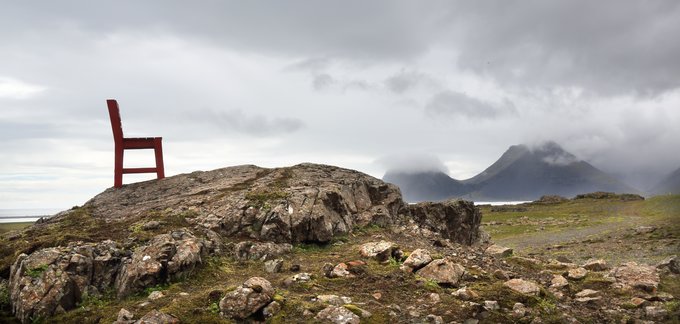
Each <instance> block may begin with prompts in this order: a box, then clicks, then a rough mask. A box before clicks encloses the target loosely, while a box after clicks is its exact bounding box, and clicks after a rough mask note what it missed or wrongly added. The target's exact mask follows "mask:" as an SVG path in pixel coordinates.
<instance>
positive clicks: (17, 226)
mask: <svg viewBox="0 0 680 324" xmlns="http://www.w3.org/2000/svg"><path fill="white" fill-rule="evenodd" d="M31 224H33V222H24V223H0V234H4V233H7V232H9V231H18V230H22V229H24V228H26V227H29V226H31Z"/></svg>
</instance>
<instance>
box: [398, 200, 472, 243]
mask: <svg viewBox="0 0 680 324" xmlns="http://www.w3.org/2000/svg"><path fill="white" fill-rule="evenodd" d="M407 210H408V212H407V214H408V216H409V218H410V219H412V220H413V221H414V222H415V223H416V224H417V225H418V226H419V227H420V228H423V229H427V230H430V231H432V232H435V233H437V234H439V235H441V236H442V237H443V238H447V239H450V240H452V241H455V242H458V243H460V244H466V245H470V244H473V243H475V242H477V241H478V240H479V239H480V237H481V233H480V231H479V224H480V223H481V221H482V215H481V213H480V212H479V209H477V207H475V204H474V203H473V202H471V201H464V200H449V201H445V202H424V203H418V204H414V205H408V207H407Z"/></svg>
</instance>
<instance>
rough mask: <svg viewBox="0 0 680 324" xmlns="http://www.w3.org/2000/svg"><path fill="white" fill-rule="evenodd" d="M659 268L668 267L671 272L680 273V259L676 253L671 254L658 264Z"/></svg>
mask: <svg viewBox="0 0 680 324" xmlns="http://www.w3.org/2000/svg"><path fill="white" fill-rule="evenodd" d="M656 267H657V268H658V269H664V268H667V269H668V270H669V271H670V272H672V273H675V274H680V260H679V259H678V257H677V256H676V255H673V256H670V257H668V258H666V259H665V260H663V261H661V262H660V263H659V264H658V265H657V266H656Z"/></svg>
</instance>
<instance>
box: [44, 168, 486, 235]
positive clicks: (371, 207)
mask: <svg viewBox="0 0 680 324" xmlns="http://www.w3.org/2000/svg"><path fill="white" fill-rule="evenodd" d="M85 207H87V208H90V210H91V212H92V214H93V216H95V217H99V218H104V219H107V220H108V219H115V220H120V219H124V218H126V217H135V216H137V215H144V214H145V213H148V212H150V211H168V212H174V213H184V214H183V215H188V216H190V218H191V222H192V223H194V224H196V225H199V226H201V227H203V228H207V229H210V230H212V231H215V232H217V233H219V234H221V235H223V236H231V237H240V238H248V239H251V240H257V241H270V242H276V243H300V242H329V241H330V240H331V239H332V238H333V237H334V236H336V235H343V234H347V233H349V232H351V231H352V230H353V229H354V228H356V227H357V226H366V225H379V226H392V225H403V224H409V223H411V222H414V223H415V224H417V225H418V226H421V227H422V228H423V229H427V230H429V231H432V232H434V233H437V234H438V235H441V236H442V237H443V238H445V239H450V240H452V241H455V242H459V243H462V244H472V243H473V242H475V240H476V239H477V238H478V236H479V233H478V228H479V223H480V219H481V216H480V214H479V212H478V210H477V209H476V208H475V207H474V205H473V203H471V202H464V201H449V202H444V203H422V204H417V205H407V204H405V203H404V201H403V200H402V197H401V193H400V191H399V188H397V187H396V186H394V185H392V184H388V183H385V182H383V181H381V180H379V179H376V178H373V177H371V176H368V175H366V174H363V173H360V172H357V171H353V170H348V169H342V168H338V167H333V166H327V165H317V164H300V165H296V166H293V167H288V168H277V169H265V168H260V167H256V166H252V165H245V166H237V167H230V168H223V169H218V170H213V171H207V172H193V173H190V174H182V175H177V176H173V177H168V178H165V179H163V180H161V181H148V182H141V183H134V184H129V185H125V186H123V187H122V188H119V189H109V190H106V191H105V192H103V193H101V194H99V195H97V196H96V197H94V198H93V199H91V200H90V201H89V202H88V203H87V204H86V205H85ZM50 221H58V218H55V219H54V220H50Z"/></svg>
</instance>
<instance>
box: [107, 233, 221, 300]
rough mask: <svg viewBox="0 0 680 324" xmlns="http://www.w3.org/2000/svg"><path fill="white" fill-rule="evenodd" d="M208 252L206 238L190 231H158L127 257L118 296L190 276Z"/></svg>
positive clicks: (117, 287) (118, 287) (117, 281)
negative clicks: (166, 232) (157, 233)
mask: <svg viewBox="0 0 680 324" xmlns="http://www.w3.org/2000/svg"><path fill="white" fill-rule="evenodd" d="M207 254H208V250H207V248H206V243H205V242H204V240H203V239H200V238H197V237H195V236H194V235H193V234H192V233H191V232H189V231H186V230H178V231H174V232H172V233H170V234H161V235H158V236H156V237H154V238H153V239H152V240H151V242H149V244H148V245H146V246H144V247H141V248H139V249H137V250H136V251H135V252H134V253H133V254H132V257H131V258H129V259H126V260H125V261H124V263H123V265H122V268H121V273H120V275H119V276H118V277H117V280H116V291H117V293H118V297H124V296H127V295H129V294H130V293H133V292H136V291H140V290H142V289H144V288H145V287H148V286H152V285H156V284H162V283H166V282H169V281H171V280H174V279H178V278H181V277H184V276H187V275H189V274H190V273H191V272H192V271H193V270H194V268H196V266H197V265H199V264H201V263H202V262H203V258H205V257H206V256H207Z"/></svg>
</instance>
